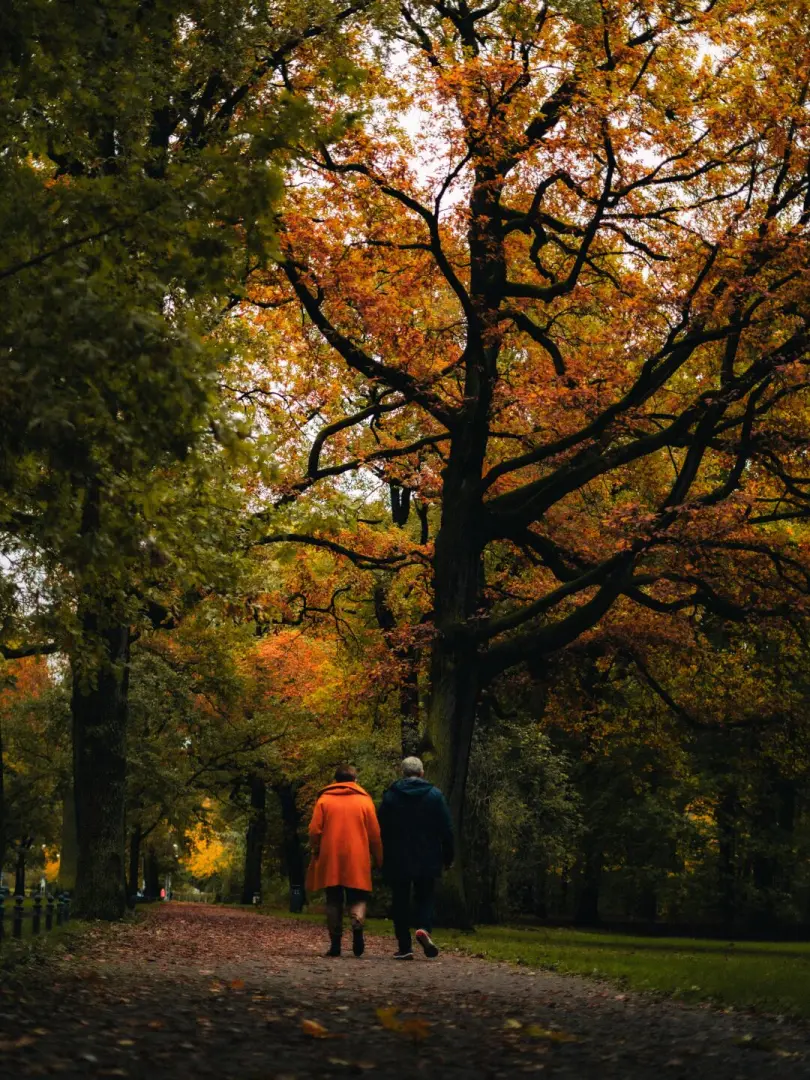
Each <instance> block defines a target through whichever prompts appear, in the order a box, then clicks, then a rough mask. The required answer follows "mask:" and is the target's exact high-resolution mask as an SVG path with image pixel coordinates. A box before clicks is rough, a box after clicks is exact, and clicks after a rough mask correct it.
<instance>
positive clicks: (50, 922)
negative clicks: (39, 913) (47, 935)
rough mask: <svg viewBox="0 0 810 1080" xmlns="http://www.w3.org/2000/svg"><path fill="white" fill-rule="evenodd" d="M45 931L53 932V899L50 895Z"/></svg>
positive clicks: (46, 910)
mask: <svg viewBox="0 0 810 1080" xmlns="http://www.w3.org/2000/svg"><path fill="white" fill-rule="evenodd" d="M45 929H46V930H53V897H52V896H51V895H50V893H49V894H48V906H47V907H46V908H45Z"/></svg>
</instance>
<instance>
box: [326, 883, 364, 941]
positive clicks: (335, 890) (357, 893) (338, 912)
mask: <svg viewBox="0 0 810 1080" xmlns="http://www.w3.org/2000/svg"><path fill="white" fill-rule="evenodd" d="M344 894H345V898H346V904H347V905H348V908H349V918H350V919H351V921H352V930H361V929H362V927H363V923H364V922H365V921H366V905H367V904H368V897H369V894H368V893H367V892H364V891H363V890H362V889H352V888H350V887H349V886H346V888H345V889H344V888H343V886H342V885H327V887H326V925H327V926H328V928H329V933H330V934H331V935H332V937H340V935H341V933H342V932H343V898H344Z"/></svg>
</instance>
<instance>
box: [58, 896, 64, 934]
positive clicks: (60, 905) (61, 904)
mask: <svg viewBox="0 0 810 1080" xmlns="http://www.w3.org/2000/svg"><path fill="white" fill-rule="evenodd" d="M64 920H65V901H64V899H63V898H62V896H61V894H60V895H59V896H58V897H57V898H56V925H57V926H61V925H62V923H63V922H64Z"/></svg>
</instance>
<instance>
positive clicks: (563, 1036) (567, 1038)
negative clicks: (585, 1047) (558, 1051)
mask: <svg viewBox="0 0 810 1080" xmlns="http://www.w3.org/2000/svg"><path fill="white" fill-rule="evenodd" d="M526 1034H527V1035H531V1037H532V1038H533V1039H548V1041H549V1042H556V1043H568V1042H576V1041H577V1037H576V1035H569V1034H568V1032H567V1031H555V1030H554V1029H553V1028H544V1027H540V1025H539V1024H529V1025H528V1027H527V1028H526Z"/></svg>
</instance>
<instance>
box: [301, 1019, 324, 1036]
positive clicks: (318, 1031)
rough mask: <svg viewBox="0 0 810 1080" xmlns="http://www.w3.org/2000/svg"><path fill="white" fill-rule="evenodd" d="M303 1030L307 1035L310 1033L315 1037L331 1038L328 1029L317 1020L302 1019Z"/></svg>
mask: <svg viewBox="0 0 810 1080" xmlns="http://www.w3.org/2000/svg"><path fill="white" fill-rule="evenodd" d="M301 1030H302V1031H303V1033H304V1034H305V1035H309V1036H311V1037H312V1038H313V1039H328V1038H330V1034H329V1031H328V1029H327V1028H325V1027H324V1026H323V1024H319V1023H318V1021H317V1020H302V1021H301Z"/></svg>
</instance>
